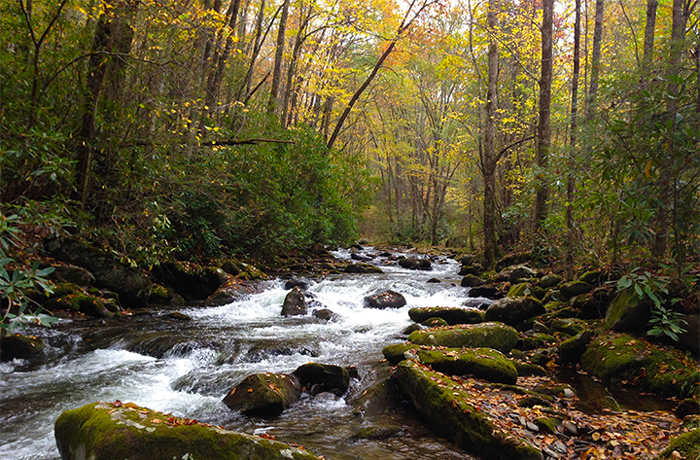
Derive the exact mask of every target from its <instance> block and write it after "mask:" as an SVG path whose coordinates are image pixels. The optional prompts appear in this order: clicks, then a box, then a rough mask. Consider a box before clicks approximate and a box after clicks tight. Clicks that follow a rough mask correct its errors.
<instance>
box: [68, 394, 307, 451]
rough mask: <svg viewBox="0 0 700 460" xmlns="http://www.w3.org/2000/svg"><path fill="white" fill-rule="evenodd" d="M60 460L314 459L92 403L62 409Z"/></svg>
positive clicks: (129, 408) (130, 408)
mask: <svg viewBox="0 0 700 460" xmlns="http://www.w3.org/2000/svg"><path fill="white" fill-rule="evenodd" d="M55 434H56V442H57V444H58V449H59V452H60V453H61V457H62V458H63V459H67V460H68V459H69V460H78V459H85V458H99V459H100V460H125V459H126V460H172V459H173V458H178V459H179V458H182V457H183V456H184V455H185V454H189V455H190V456H191V457H193V458H195V459H208V460H219V459H221V460H223V459H227V460H235V459H250V460H253V459H256V460H267V459H277V460H282V459H289V458H290V456H291V458H294V459H298V460H302V459H316V458H317V457H315V456H313V455H312V454H310V453H308V452H305V451H302V450H300V449H297V448H293V447H290V446H288V445H287V444H283V443H280V442H276V441H272V440H268V439H263V438H259V437H257V436H251V435H247V434H243V433H236V432H232V431H226V430H223V429H220V428H217V427H213V426H210V425H206V424H200V423H198V422H196V421H195V420H188V419H181V418H177V417H171V416H170V415H169V414H163V413H160V412H155V411H151V410H149V409H145V408H141V407H138V406H136V405H135V404H131V403H127V404H121V403H119V404H117V403H115V404H108V403H93V404H88V405H86V406H83V407H80V408H78V409H73V410H69V411H66V412H64V413H62V414H61V415H60V416H59V417H58V419H57V420H56V424H55Z"/></svg>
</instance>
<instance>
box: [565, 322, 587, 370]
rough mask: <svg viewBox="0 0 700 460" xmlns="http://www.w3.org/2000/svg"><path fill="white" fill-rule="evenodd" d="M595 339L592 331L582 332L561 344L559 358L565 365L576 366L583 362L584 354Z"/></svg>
mask: <svg viewBox="0 0 700 460" xmlns="http://www.w3.org/2000/svg"><path fill="white" fill-rule="evenodd" d="M592 338H593V332H592V331H590V330H586V331H581V332H579V333H578V334H576V335H575V336H573V337H571V338H570V339H568V340H565V341H563V342H562V343H560V344H559V357H560V358H561V360H562V362H563V363H565V364H576V363H578V362H579V361H581V357H582V356H583V353H584V352H585V351H586V348H587V347H588V344H589V343H590V341H591V339H592Z"/></svg>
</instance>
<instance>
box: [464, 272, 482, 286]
mask: <svg viewBox="0 0 700 460" xmlns="http://www.w3.org/2000/svg"><path fill="white" fill-rule="evenodd" d="M459 284H460V286H462V287H476V286H481V285H482V284H484V280H482V279H481V278H479V277H478V276H476V275H471V274H468V275H465V276H464V278H462V281H461V282H460V283H459Z"/></svg>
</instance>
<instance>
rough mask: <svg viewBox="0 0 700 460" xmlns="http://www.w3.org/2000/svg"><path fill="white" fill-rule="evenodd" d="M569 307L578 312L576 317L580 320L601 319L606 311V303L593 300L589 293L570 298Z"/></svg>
mask: <svg viewBox="0 0 700 460" xmlns="http://www.w3.org/2000/svg"><path fill="white" fill-rule="evenodd" d="M569 305H570V306H571V308H573V309H574V310H576V311H578V314H577V315H576V316H577V317H579V318H582V319H602V318H604V317H605V314H606V312H607V310H608V303H607V302H604V301H601V300H599V299H596V298H594V297H593V296H592V295H591V293H588V294H579V295H577V296H574V297H572V298H571V299H569Z"/></svg>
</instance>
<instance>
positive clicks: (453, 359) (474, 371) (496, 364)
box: [382, 344, 518, 385]
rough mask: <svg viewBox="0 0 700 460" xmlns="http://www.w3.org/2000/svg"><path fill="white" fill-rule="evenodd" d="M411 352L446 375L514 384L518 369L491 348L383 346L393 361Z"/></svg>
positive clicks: (423, 362)
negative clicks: (470, 376)
mask: <svg viewBox="0 0 700 460" xmlns="http://www.w3.org/2000/svg"><path fill="white" fill-rule="evenodd" d="M408 352H410V353H412V354H413V355H415V356H416V358H413V359H416V360H417V361H419V362H420V363H422V364H425V365H427V366H430V367H432V368H433V369H434V370H436V371H438V372H442V373H444V374H447V375H473V376H474V377H476V378H478V379H484V380H488V381H489V382H494V383H505V384H509V385H512V384H515V382H516V380H517V379H518V371H517V370H516V368H515V365H514V363H513V362H512V361H511V360H510V359H508V358H507V357H506V356H505V355H504V354H503V353H501V352H499V351H497V350H493V349H491V348H469V349H463V348H444V349H440V350H431V349H429V348H427V347H425V348H424V347H420V346H416V345H412V344H397V345H389V346H387V347H384V349H383V350H382V353H384V357H385V358H386V359H387V361H389V362H390V363H392V364H398V363H399V362H401V361H403V360H404V359H406V355H407V353H408Z"/></svg>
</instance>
